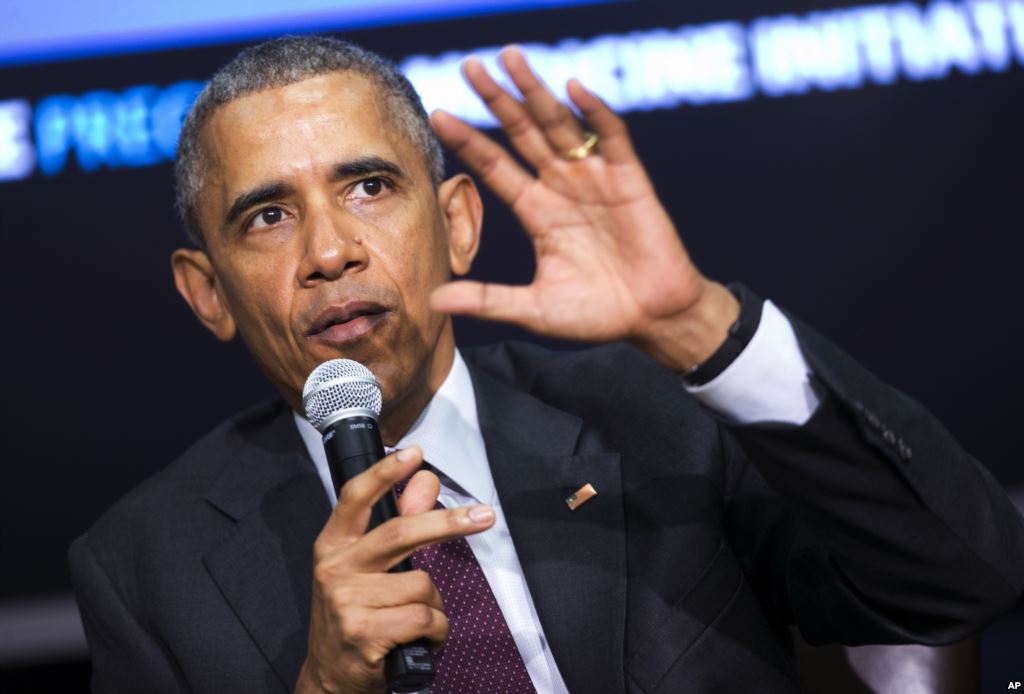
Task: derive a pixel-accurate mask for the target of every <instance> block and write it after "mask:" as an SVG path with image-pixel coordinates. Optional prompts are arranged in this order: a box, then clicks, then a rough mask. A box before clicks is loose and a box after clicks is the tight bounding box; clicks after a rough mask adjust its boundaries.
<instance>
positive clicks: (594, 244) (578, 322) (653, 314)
mask: <svg viewBox="0 0 1024 694" xmlns="http://www.w3.org/2000/svg"><path fill="white" fill-rule="evenodd" d="M501 60H502V63H503V65H504V67H505V69H506V70H507V72H508V74H509V76H510V77H511V79H512V81H513V83H514V84H515V85H516V87H517V88H518V89H519V91H520V92H521V93H522V95H523V100H519V99H518V98H516V97H514V96H512V95H511V94H510V93H509V92H507V91H506V90H505V89H503V88H502V87H501V86H500V85H498V84H497V83H496V82H495V81H494V80H493V79H492V78H491V76H490V75H489V74H488V73H487V71H486V70H485V69H484V67H483V66H482V65H481V64H480V63H479V61H476V60H469V61H467V62H466V64H465V65H464V72H465V76H466V79H467V81H468V82H469V84H470V85H471V86H472V87H473V89H474V90H475V91H476V92H477V94H478V95H479V96H480V97H481V98H482V99H483V100H484V102H485V103H486V105H487V107H488V108H489V109H490V111H491V112H492V113H493V114H494V115H495V117H496V118H497V119H498V121H499V122H500V123H501V126H502V128H503V129H504V131H505V132H506V134H507V135H508V137H509V139H510V141H511V143H512V145H513V147H515V149H516V151H517V152H518V153H519V154H520V155H521V156H522V157H523V159H525V160H526V162H528V163H529V164H530V165H531V166H532V167H533V168H534V169H535V171H536V173H535V174H533V173H530V172H528V171H527V170H525V169H524V168H523V167H522V166H520V165H519V163H518V162H517V161H516V160H515V159H514V158H513V157H512V156H511V155H510V153H509V152H508V151H506V150H505V149H504V148H503V147H501V146H499V145H498V144H496V143H495V142H494V141H492V140H491V139H489V138H488V137H487V136H485V135H484V134H482V133H481V132H479V131H478V130H476V129H475V128H473V127H471V126H470V125H468V124H466V123H464V122H463V121H461V120H459V119H457V118H456V117H455V116H452V115H451V114H448V113H446V112H444V111H437V112H435V113H434V115H433V123H434V127H435V129H436V131H437V133H438V136H439V137H440V138H441V140H442V142H444V144H445V145H446V146H448V147H449V148H450V149H452V150H453V151H454V152H455V153H456V154H457V155H458V156H459V157H460V158H462V159H463V161H465V162H466V164H467V165H468V166H469V167H470V168H471V169H472V170H473V171H474V172H475V173H476V174H477V175H478V176H479V177H480V178H481V180H482V181H483V182H484V183H485V184H486V185H487V186H488V187H490V188H491V189H492V190H493V191H494V192H495V193H496V194H497V195H498V197H499V198H501V199H502V200H503V201H504V202H505V203H507V204H508V205H509V206H510V207H511V209H512V211H513V212H514V213H515V214H516V216H517V217H518V219H519V220H520V222H521V223H522V225H523V228H524V229H525V231H526V233H527V234H528V235H529V237H530V239H531V241H532V243H533V246H534V252H535V254H536V261H537V262H536V266H537V269H536V275H535V277H534V279H533V282H532V283H531V284H529V285H526V286H519V287H512V286H508V285H499V284H491V283H482V282H473V281H457V282H452V283H450V284H447V285H444V286H442V287H440V288H438V289H437V290H436V291H435V293H434V295H433V297H432V302H433V306H434V307H435V308H436V309H437V310H441V311H446V312H449V313H461V314H466V315H472V316H475V317H478V318H484V319H490V320H499V321H506V322H510V323H514V324H517V325H520V326H522V327H524V328H526V329H528V330H531V331H533V332H535V333H538V334H542V335H548V336H552V337H561V338H569V339H576V340H587V341H607V340H615V339H630V338H636V337H638V336H639V335H640V333H641V332H642V331H643V330H644V329H645V327H646V326H650V325H652V324H653V323H655V322H657V321H664V320H669V319H671V318H672V317H674V316H678V315H680V314H682V313H683V312H685V311H686V310H687V309H689V308H690V307H691V306H692V305H693V304H694V303H695V302H696V301H697V300H698V299H699V298H700V295H701V292H702V290H703V288H704V285H705V280H704V278H703V277H702V276H701V275H700V273H699V272H698V271H697V269H696V267H694V265H693V263H692V262H691V261H690V259H689V257H688V255H687V253H686V250H685V249H684V247H683V244H682V242H681V241H680V239H679V236H678V234H677V232H676V229H675V226H674V225H673V223H672V220H671V219H669V217H668V215H667V213H666V212H665V209H664V208H663V207H662V205H661V203H660V202H659V201H658V199H657V196H656V195H655V193H654V188H653V186H652V185H651V183H650V180H649V179H648V177H647V173H646V171H645V170H644V168H643V165H642V164H641V163H640V160H639V159H638V158H637V156H636V153H635V152H634V150H633V146H632V144H631V142H630V139H629V134H628V132H627V130H626V127H625V125H624V124H623V122H622V121H621V119H619V118H618V117H617V116H616V115H615V114H614V113H613V112H612V111H611V110H610V109H609V108H608V106H607V105H605V104H604V102H602V101H601V100H600V99H599V98H598V97H597V96H595V95H594V94H592V93H591V92H589V91H587V90H586V89H585V88H584V87H583V86H582V85H581V84H580V83H579V82H577V81H575V80H573V81H570V83H569V86H568V89H569V96H570V98H571V99H572V101H573V103H574V104H575V105H576V106H577V108H579V110H580V112H581V113H582V114H583V117H584V118H585V120H586V122H587V125H588V126H589V127H590V128H591V130H592V131H593V132H594V133H595V134H596V135H597V136H598V137H599V138H600V140H599V141H600V145H599V146H600V151H599V152H594V153H592V154H591V155H590V156H586V157H584V158H582V159H578V160H573V159H571V158H568V157H566V156H565V154H566V153H567V152H569V151H570V150H571V149H572V148H574V147H578V146H580V145H581V144H583V143H584V141H585V140H586V137H587V135H586V133H585V132H584V131H583V129H582V127H581V126H580V125H579V123H578V121H577V120H576V118H575V116H574V114H573V112H572V111H571V110H570V109H569V108H568V107H567V106H565V105H564V104H562V103H560V102H558V100H557V99H555V97H554V95H553V94H551V92H550V91H549V90H548V89H547V88H546V87H545V86H544V85H543V84H542V83H541V82H540V80H539V79H538V78H537V77H536V75H534V73H533V72H532V71H531V69H530V67H529V66H528V65H527V63H526V60H525V58H524V57H523V55H522V53H521V52H520V51H519V50H518V49H515V48H510V49H506V50H505V51H503V52H502V55H501Z"/></svg>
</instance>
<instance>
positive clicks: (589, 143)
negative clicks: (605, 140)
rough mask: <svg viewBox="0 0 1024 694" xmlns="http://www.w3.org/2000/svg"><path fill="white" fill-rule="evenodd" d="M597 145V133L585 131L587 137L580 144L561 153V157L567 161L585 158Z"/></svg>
mask: <svg viewBox="0 0 1024 694" xmlns="http://www.w3.org/2000/svg"><path fill="white" fill-rule="evenodd" d="M595 147H597V135H595V134H594V133H587V139H586V140H585V141H584V142H583V144H582V145H580V146H578V147H573V148H572V149H570V150H569V151H568V152H566V153H565V154H563V155H562V158H563V159H568V160H569V161H579V160H580V159H586V158H587V157H588V156H589V155H590V153H591V152H593V151H594V148H595Z"/></svg>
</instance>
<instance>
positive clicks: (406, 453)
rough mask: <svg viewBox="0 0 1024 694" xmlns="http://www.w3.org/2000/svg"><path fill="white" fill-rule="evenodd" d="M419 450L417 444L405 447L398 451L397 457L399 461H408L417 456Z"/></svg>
mask: <svg viewBox="0 0 1024 694" xmlns="http://www.w3.org/2000/svg"><path fill="white" fill-rule="evenodd" d="M418 451H419V449H417V448H416V447H415V446H414V447H412V448H403V449H402V450H400V451H398V453H397V454H396V456H395V457H396V458H398V460H399V462H402V463H408V462H409V461H410V460H412V459H413V458H415V457H416V453H417V452H418Z"/></svg>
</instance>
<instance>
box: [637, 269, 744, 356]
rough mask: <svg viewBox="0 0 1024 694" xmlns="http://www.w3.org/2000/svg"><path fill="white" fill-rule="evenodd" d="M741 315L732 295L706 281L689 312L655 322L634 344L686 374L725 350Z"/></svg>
mask: <svg viewBox="0 0 1024 694" xmlns="http://www.w3.org/2000/svg"><path fill="white" fill-rule="evenodd" d="M739 314H740V304H739V301H738V300H737V299H736V297H735V296H734V295H733V294H732V292H730V291H729V290H728V289H727V288H726V287H725V286H724V285H722V284H720V283H718V282H712V281H710V280H704V285H703V287H702V289H701V292H700V295H699V297H698V299H697V301H695V302H694V303H693V304H691V305H690V306H689V307H688V308H687V309H686V310H685V311H682V312H680V313H679V314H676V315H674V316H670V317H667V318H663V319H659V320H656V321H653V322H651V323H650V324H648V325H646V326H644V329H643V330H642V332H641V333H639V334H638V335H636V336H635V337H634V338H633V339H632V340H630V341H631V342H632V343H633V344H635V345H636V346H637V347H639V348H640V349H642V350H643V351H645V352H647V353H648V354H650V355H651V356H652V357H654V358H655V359H656V360H657V361H659V362H660V363H661V364H663V365H664V366H666V367H668V368H670V369H672V370H673V371H676V372H678V373H686V372H688V371H690V370H691V369H693V367H694V366H696V365H698V364H701V363H703V362H704V361H706V360H707V359H708V358H709V357H710V356H711V355H712V354H714V353H715V352H716V351H717V350H718V348H719V347H721V346H722V343H724V342H725V339H726V337H727V336H728V334H729V328H730V327H731V326H732V325H733V324H734V323H735V322H736V320H737V318H739Z"/></svg>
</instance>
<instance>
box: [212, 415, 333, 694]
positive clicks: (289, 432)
mask: <svg viewBox="0 0 1024 694" xmlns="http://www.w3.org/2000/svg"><path fill="white" fill-rule="evenodd" d="M206 500H207V502H209V503H210V504H212V505H213V506H215V507H216V508H218V509H220V510H221V511H222V512H223V513H225V514H226V515H228V516H229V517H231V518H232V519H234V520H235V521H236V522H237V526H236V528H235V531H234V533H232V534H231V535H230V536H229V537H228V539H227V541H225V542H224V543H223V544H221V545H219V546H217V547H214V548H212V549H210V550H209V551H208V552H207V553H206V555H204V557H203V563H204V564H205V565H206V568H207V570H208V571H209V573H210V575H211V576H212V577H213V580H214V581H215V582H216V583H217V585H218V587H219V588H220V590H221V593H222V594H223V595H224V598H225V599H226V600H227V602H228V603H229V604H230V605H231V607H232V609H233V610H234V611H235V614H236V615H237V616H238V619H239V620H240V621H241V622H242V624H243V625H245V628H246V629H247V630H248V632H249V634H250V635H251V637H252V639H253V640H254V641H255V642H256V645H257V646H258V647H259V649H260V650H261V651H262V653H263V655H264V656H265V657H266V659H267V660H268V662H270V664H271V666H272V667H273V669H274V671H275V673H276V674H277V675H278V677H280V679H281V681H282V683H283V685H284V687H285V688H286V690H287V691H291V689H292V687H293V686H294V685H295V681H296V679H297V678H298V675H299V670H300V668H301V666H302V662H303V660H304V659H305V657H306V649H307V644H308V631H309V610H310V604H311V600H312V593H311V588H312V584H311V581H312V549H313V542H314V540H315V539H316V536H317V535H318V534H319V532H320V530H321V529H322V528H323V525H324V523H325V522H326V521H327V517H328V515H329V514H330V504H329V503H328V501H327V496H326V495H325V494H324V488H323V485H322V484H321V482H320V478H319V476H318V475H317V473H316V469H315V467H314V465H313V463H312V462H311V461H310V460H309V459H308V457H307V456H306V454H305V448H304V446H303V443H302V440H301V438H300V437H299V434H298V431H297V430H296V429H295V425H294V423H293V422H292V418H291V412H290V411H289V410H288V408H287V407H282V412H281V413H280V414H279V415H278V416H277V417H275V419H274V420H273V422H272V423H271V425H270V427H269V428H267V429H265V430H263V431H261V432H258V433H256V434H254V435H253V436H252V437H246V436H245V435H243V437H242V445H241V446H240V447H238V448H237V455H236V458H235V460H234V461H233V462H232V463H230V464H229V465H228V466H227V467H226V468H225V470H224V472H223V473H222V474H221V476H220V478H219V479H218V480H217V481H216V483H215V484H214V485H213V487H212V488H211V489H210V491H209V493H208V494H207V497H206Z"/></svg>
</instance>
